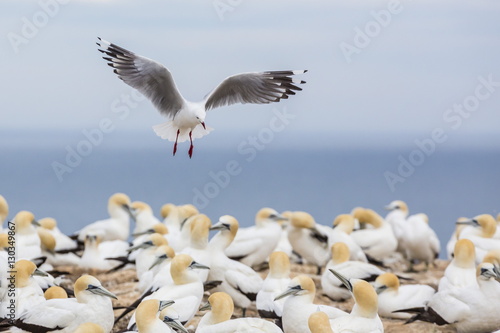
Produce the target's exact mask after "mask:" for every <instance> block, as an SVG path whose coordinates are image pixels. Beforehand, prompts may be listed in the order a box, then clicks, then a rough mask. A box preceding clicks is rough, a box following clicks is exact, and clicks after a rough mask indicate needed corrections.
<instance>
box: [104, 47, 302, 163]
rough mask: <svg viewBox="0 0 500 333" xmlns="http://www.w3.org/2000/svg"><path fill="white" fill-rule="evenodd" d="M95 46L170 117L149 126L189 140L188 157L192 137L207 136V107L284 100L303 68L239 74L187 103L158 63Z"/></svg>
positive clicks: (172, 138) (159, 132)
mask: <svg viewBox="0 0 500 333" xmlns="http://www.w3.org/2000/svg"><path fill="white" fill-rule="evenodd" d="M98 39H99V41H98V43H97V45H98V46H99V47H100V49H99V51H100V52H101V53H103V54H104V55H105V56H104V57H103V59H104V60H106V61H107V62H108V65H109V66H111V67H112V68H113V69H114V72H115V73H116V74H117V75H118V77H119V78H120V79H121V80H123V82H125V83H126V84H128V85H129V86H131V87H133V88H135V89H137V90H138V91H139V92H141V93H142V94H144V95H145V96H146V97H147V98H149V99H150V100H151V102H152V103H153V105H154V106H155V107H156V109H158V111H159V112H160V113H161V114H162V115H164V116H166V117H168V118H170V119H171V121H167V122H165V123H162V124H159V125H156V126H153V129H154V131H155V132H156V134H157V135H158V136H160V137H161V138H162V139H167V140H169V141H175V144H174V152H173V153H174V155H175V153H176V151H177V142H184V141H186V140H188V139H189V140H190V142H191V146H190V148H189V157H191V156H192V154H193V139H196V138H201V137H203V136H204V135H207V134H208V133H209V132H210V131H211V129H210V128H207V127H206V126H205V116H206V112H207V111H208V110H210V109H214V108H218V107H222V106H225V105H231V104H235V103H243V104H244V103H252V104H267V103H271V102H279V101H280V100H281V99H287V98H288V96H289V95H295V91H297V90H302V89H301V88H300V87H298V86H297V84H302V83H305V81H302V80H297V79H293V78H292V77H291V76H293V75H295V74H302V73H305V72H306V71H304V70H296V71H272V72H271V71H270V72H261V73H242V74H237V75H233V76H230V77H228V78H226V79H225V80H224V81H222V83H220V84H219V85H218V86H217V87H216V88H215V89H214V90H213V91H212V92H211V93H209V94H208V95H207V96H206V97H205V98H204V100H202V101H201V102H189V101H187V100H185V99H184V97H182V95H181V94H180V92H179V91H178V89H177V86H176V84H175V82H174V79H173V77H172V74H171V73H170V71H169V70H168V69H167V68H166V67H164V66H163V65H162V64H160V63H158V62H156V61H154V60H151V59H148V58H146V57H142V56H140V55H137V54H135V53H133V52H130V51H128V50H126V49H124V48H122V47H120V46H117V45H115V44H112V43H110V42H108V41H105V40H103V39H101V38H98Z"/></svg>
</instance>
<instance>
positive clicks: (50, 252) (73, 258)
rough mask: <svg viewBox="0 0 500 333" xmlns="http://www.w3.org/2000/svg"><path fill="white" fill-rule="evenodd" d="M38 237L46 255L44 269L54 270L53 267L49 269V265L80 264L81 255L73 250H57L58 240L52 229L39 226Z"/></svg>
mask: <svg viewBox="0 0 500 333" xmlns="http://www.w3.org/2000/svg"><path fill="white" fill-rule="evenodd" d="M37 233H38V237H39V238H40V248H41V250H42V253H41V255H42V256H43V257H46V260H45V263H44V264H43V269H44V270H52V269H53V267H51V268H49V269H47V268H46V267H47V265H50V266H54V265H69V266H78V265H79V264H80V260H81V259H80V257H79V256H77V255H76V254H74V253H72V252H68V253H58V252H57V250H56V249H57V240H56V238H55V237H54V234H53V233H52V232H50V230H48V229H45V228H40V227H39V228H38V230H37ZM75 244H76V243H75Z"/></svg>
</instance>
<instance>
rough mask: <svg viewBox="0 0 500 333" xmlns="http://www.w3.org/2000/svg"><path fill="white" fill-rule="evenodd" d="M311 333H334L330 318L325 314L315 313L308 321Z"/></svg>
mask: <svg viewBox="0 0 500 333" xmlns="http://www.w3.org/2000/svg"><path fill="white" fill-rule="evenodd" d="M307 324H308V325H309V329H310V330H311V333H333V331H332V326H330V318H328V315H327V314H326V313H324V312H321V311H318V312H314V313H313V314H311V315H310V316H309V320H308V321H307Z"/></svg>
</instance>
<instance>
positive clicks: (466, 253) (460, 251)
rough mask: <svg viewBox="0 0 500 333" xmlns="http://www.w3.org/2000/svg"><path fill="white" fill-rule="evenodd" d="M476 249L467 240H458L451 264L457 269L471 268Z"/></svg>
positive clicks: (473, 264)
mask: <svg viewBox="0 0 500 333" xmlns="http://www.w3.org/2000/svg"><path fill="white" fill-rule="evenodd" d="M475 258H476V248H475V247H474V243H472V242H471V241H470V240H468V239H459V240H458V241H457V242H456V244H455V249H454V250H453V263H454V264H455V265H457V266H458V267H462V268H471V267H474V266H475V263H474V260H475Z"/></svg>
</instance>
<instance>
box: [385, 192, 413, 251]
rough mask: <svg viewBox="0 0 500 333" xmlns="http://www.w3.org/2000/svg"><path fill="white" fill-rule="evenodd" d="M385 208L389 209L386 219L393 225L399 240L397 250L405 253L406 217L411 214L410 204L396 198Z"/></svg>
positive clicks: (393, 230)
mask: <svg viewBox="0 0 500 333" xmlns="http://www.w3.org/2000/svg"><path fill="white" fill-rule="evenodd" d="M384 208H385V209H386V210H388V211H389V213H387V215H386V216H385V220H386V221H387V222H388V223H389V224H390V225H391V227H392V232H393V233H394V236H395V237H396V240H397V241H398V247H397V251H398V252H400V253H401V254H403V255H404V254H405V251H404V248H403V237H404V235H405V233H406V231H405V229H406V219H407V217H408V214H409V211H408V205H407V204H406V202H404V201H402V200H394V201H392V202H391V203H390V204H388V205H387V206H385V207H384Z"/></svg>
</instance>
